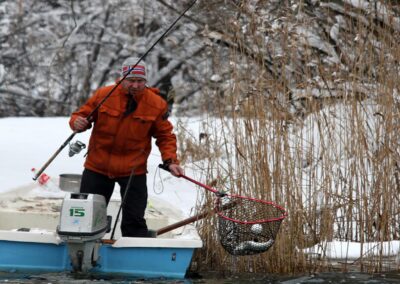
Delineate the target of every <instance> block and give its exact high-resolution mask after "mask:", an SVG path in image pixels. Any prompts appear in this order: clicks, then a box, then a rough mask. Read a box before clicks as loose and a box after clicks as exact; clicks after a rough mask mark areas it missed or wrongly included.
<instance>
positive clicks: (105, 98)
mask: <svg viewBox="0 0 400 284" xmlns="http://www.w3.org/2000/svg"><path fill="white" fill-rule="evenodd" d="M196 1H197V0H194V1H193V2H192V3H191V4H190V5H189V6H188V7H187V8H186V9H185V10H184V11H183V12H182V13H181V14H180V15H179V17H178V18H177V19H176V20H175V21H174V22H173V23H172V24H171V25H170V26H169V27H168V29H167V30H166V31H165V32H164V33H163V34H162V35H161V36H160V37H159V38H158V39H157V40H156V42H155V43H154V44H153V45H152V46H151V47H150V48H149V49H148V50H147V51H146V52H145V53H144V54H143V55H142V56H141V57H140V58H139V60H138V61H137V62H136V64H135V65H133V66H132V67H131V68H130V69H129V70H128V72H126V74H125V75H124V76H123V77H122V79H121V80H119V81H118V82H117V83H116V84H115V85H114V87H113V88H112V89H111V90H110V92H109V93H108V94H107V95H106V96H105V97H104V98H103V99H102V100H101V101H100V102H99V104H98V105H97V106H96V107H95V108H94V109H93V110H92V111H91V112H90V113H89V114H88V116H87V117H86V119H87V120H88V121H90V120H91V119H93V114H94V113H95V112H96V111H97V110H98V109H99V108H100V106H102V105H103V104H104V102H105V101H106V100H107V99H108V98H109V97H110V96H111V94H112V93H113V92H114V90H115V89H116V88H117V87H118V86H119V85H120V84H121V83H122V81H123V80H125V78H126V77H127V76H128V75H129V74H130V73H131V71H132V70H134V69H135V67H136V66H137V65H138V64H139V63H140V61H142V60H143V59H144V58H145V57H146V56H147V54H149V53H150V51H151V50H152V49H153V48H154V47H155V46H156V45H157V44H158V43H159V42H160V41H161V40H162V39H163V38H164V37H165V35H166V34H167V33H168V32H169V31H170V30H171V29H172V28H173V27H174V26H175V24H176V23H177V22H178V21H179V20H180V19H181V18H182V17H183V16H184V15H185V13H186V12H187V11H188V10H189V9H190V8H192V7H193V5H194V4H195V3H196ZM77 133H78V131H76V130H74V131H73V132H72V134H71V135H70V136H69V137H68V138H67V139H66V140H65V141H64V143H63V144H62V145H61V146H60V147H59V148H58V149H57V151H56V152H55V153H54V154H53V155H52V156H51V157H50V159H49V160H48V161H47V162H46V163H45V164H44V165H43V166H42V167H41V168H40V169H39V170H38V171H37V172H36V174H35V175H34V177H33V180H37V179H38V177H39V176H40V175H41V174H42V173H43V172H44V170H45V169H46V168H47V167H48V166H49V165H50V164H51V162H53V160H54V159H55V158H56V157H57V156H58V154H60V152H61V151H62V150H63V149H64V148H65V147H66V146H67V145H69V143H70V142H71V140H72V139H73V138H74V136H75V135H76V134H77Z"/></svg>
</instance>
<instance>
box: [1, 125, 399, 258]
mask: <svg viewBox="0 0 400 284" xmlns="http://www.w3.org/2000/svg"><path fill="white" fill-rule="evenodd" d="M190 121H194V122H190ZM187 127H188V128H191V130H193V132H196V130H198V127H199V126H198V123H197V122H195V120H189V123H188V124H187ZM0 133H1V139H0V157H1V160H0V193H5V192H7V191H12V190H15V189H19V188H23V187H26V186H35V182H34V181H33V180H32V177H33V174H32V172H31V168H33V167H35V168H41V166H42V165H43V164H44V163H45V162H46V161H47V160H48V159H49V158H50V157H51V156H52V155H53V153H54V152H55V151H56V150H57V149H58V148H59V147H60V146H61V145H62V143H63V142H64V141H65V140H66V139H67V138H68V136H69V135H70V134H71V133H72V132H71V130H70V129H69V126H68V118H65V117H57V118H2V119H0ZM89 135H90V133H89V132H85V133H80V134H77V135H76V136H75V139H74V140H73V141H76V140H80V141H82V142H84V143H85V144H87V142H88V138H89ZM83 152H84V151H83ZM83 152H82V153H80V154H79V155H76V156H74V157H72V158H70V157H69V156H68V147H66V148H65V149H64V150H63V151H62V152H61V153H60V154H59V155H58V157H57V158H56V159H55V160H54V161H53V162H52V163H51V164H50V166H49V167H48V168H47V170H46V171H45V173H47V174H48V175H49V176H51V177H52V178H53V179H54V181H56V182H58V176H59V175H60V174H63V173H77V174H80V173H81V172H82V170H83V162H84V157H83ZM160 162H161V158H160V154H159V151H158V149H157V147H153V151H152V153H151V155H150V158H149V162H148V171H149V174H148V179H147V180H148V189H149V195H150V197H154V198H155V199H157V200H160V199H161V200H163V201H165V202H166V203H167V204H171V206H172V207H173V208H174V209H177V210H180V211H181V212H182V214H183V216H186V217H188V216H192V215H193V208H194V207H195V206H196V202H198V201H199V200H200V201H201V198H200V197H201V195H202V194H203V193H204V189H202V188H199V187H197V186H195V185H194V184H193V183H190V182H189V181H187V180H184V179H182V178H180V179H179V178H176V177H173V176H172V175H170V174H169V173H167V172H164V171H161V170H159V168H158V165H159V163H160ZM184 169H185V173H186V175H188V176H190V177H193V178H194V179H196V180H199V181H200V182H203V183H204V181H203V180H202V177H201V175H200V173H198V172H195V171H192V170H191V167H190V166H188V165H185V166H184ZM35 189H36V190H35V192H36V193H37V194H38V195H46V194H48V193H46V192H45V191H44V190H41V188H39V187H38V188H35ZM113 198H116V199H117V198H119V189H118V187H117V188H116V190H115V192H114V195H113ZM364 246H366V247H364V249H363V250H361V247H360V244H359V243H351V242H330V243H324V244H318V245H316V246H315V247H313V248H309V249H306V250H305V251H304V252H305V253H311V254H318V255H322V256H326V257H328V258H331V259H343V258H347V259H357V258H359V257H360V256H361V252H362V251H364V254H365V252H368V255H369V256H370V255H374V254H376V253H378V251H379V250H380V249H383V250H384V252H383V254H384V255H391V256H396V255H397V261H396V262H397V263H400V243H399V242H398V241H395V242H390V243H386V242H383V243H379V244H375V243H371V244H364Z"/></svg>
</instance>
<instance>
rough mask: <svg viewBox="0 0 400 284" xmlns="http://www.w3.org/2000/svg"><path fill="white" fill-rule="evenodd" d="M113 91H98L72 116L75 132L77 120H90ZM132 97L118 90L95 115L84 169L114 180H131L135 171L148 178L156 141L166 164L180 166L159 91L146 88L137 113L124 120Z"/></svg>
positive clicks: (107, 88)
mask: <svg viewBox="0 0 400 284" xmlns="http://www.w3.org/2000/svg"><path fill="white" fill-rule="evenodd" d="M113 87H114V85H111V86H106V87H102V88H100V89H98V90H97V91H96V92H95V93H94V95H93V96H92V97H91V98H89V100H88V101H87V102H86V103H85V104H84V105H83V106H82V107H81V108H80V109H79V110H78V111H76V112H74V113H72V116H71V119H70V122H69V123H70V126H71V128H72V129H73V130H74V127H73V125H74V121H75V119H76V117H77V116H82V117H87V116H88V115H89V113H90V112H91V111H92V110H93V109H94V108H95V107H96V106H98V104H99V102H100V101H101V99H103V98H104V97H105V96H106V95H107V94H108V93H109V92H110V90H111V89H112V88H113ZM128 96H129V94H128V92H127V91H125V90H124V89H123V88H122V87H121V85H120V86H118V87H117V88H116V89H115V90H114V92H113V93H112V95H111V96H110V97H109V98H108V99H107V100H106V101H105V102H104V104H103V105H102V106H100V108H99V109H98V110H97V111H96V112H95V113H94V114H93V122H94V126H93V130H92V134H91V137H90V141H89V147H88V155H87V158H86V162H85V165H84V167H85V168H87V169H89V170H92V171H95V172H98V173H101V174H104V175H107V176H109V177H110V178H114V177H124V176H129V175H130V174H131V172H132V169H133V171H134V174H136V175H138V174H144V173H146V172H147V159H148V157H149V154H150V151H151V138H152V137H154V138H155V139H156V145H157V146H158V148H159V149H160V152H161V158H162V160H163V161H166V160H171V162H172V163H175V164H178V163H179V162H178V160H177V156H176V137H175V135H174V134H173V133H172V124H171V123H170V122H169V121H168V119H167V117H168V114H167V112H168V106H167V103H166V102H165V101H164V100H163V99H162V98H161V97H160V96H159V95H158V89H154V88H146V89H145V90H144V91H143V92H141V93H140V94H136V95H135V100H136V102H137V108H136V110H135V111H134V112H133V113H131V114H129V115H127V116H124V111H125V108H126V105H127V102H128ZM90 127H91V126H90ZM90 127H89V128H90Z"/></svg>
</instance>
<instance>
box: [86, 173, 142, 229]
mask: <svg viewBox="0 0 400 284" xmlns="http://www.w3.org/2000/svg"><path fill="white" fill-rule="evenodd" d="M128 180H129V177H121V178H113V179H111V178H109V177H108V176H105V175H102V174H99V173H96V172H93V171H91V170H88V169H85V170H84V171H83V174H82V182H81V188H80V192H82V193H94V194H100V195H103V196H104V197H105V199H106V202H107V204H108V202H109V201H110V198H111V195H112V193H113V191H114V186H115V183H118V184H119V185H120V187H121V202H122V200H123V199H124V194H125V191H126V190H128V192H127V194H126V197H125V203H124V205H123V207H122V222H121V233H122V236H124V237H147V236H148V230H147V224H146V220H145V219H144V212H145V210H146V205H147V184H146V175H145V174H144V175H137V176H133V177H132V180H131V184H130V186H129V188H128V189H127V188H126V186H127V184H128ZM113 221H114V220H113Z"/></svg>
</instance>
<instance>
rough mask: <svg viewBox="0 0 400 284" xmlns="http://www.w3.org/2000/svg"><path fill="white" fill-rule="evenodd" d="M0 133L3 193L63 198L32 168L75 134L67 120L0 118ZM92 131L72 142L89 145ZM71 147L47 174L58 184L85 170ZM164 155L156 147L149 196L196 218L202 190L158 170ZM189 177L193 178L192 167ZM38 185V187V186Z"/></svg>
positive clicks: (151, 161) (81, 158) (150, 164)
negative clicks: (45, 185)
mask: <svg viewBox="0 0 400 284" xmlns="http://www.w3.org/2000/svg"><path fill="white" fill-rule="evenodd" d="M0 131H1V133H2V135H1V136H2V138H1V139H0V156H1V161H0V193H4V192H8V191H12V190H17V189H19V188H22V187H27V186H33V187H34V188H33V190H32V191H31V192H30V194H37V195H38V196H40V197H60V196H63V194H64V193H63V192H62V191H51V190H43V188H41V187H40V186H39V184H38V183H37V182H35V181H33V179H32V178H33V176H34V174H33V173H32V171H31V169H32V168H36V169H40V168H41V167H42V166H43V165H44V164H45V163H46V162H47V161H48V160H49V159H50V157H51V156H52V155H53V154H54V153H55V152H56V150H57V149H59V147H61V145H62V144H63V143H64V141H65V140H66V139H67V138H68V137H69V135H70V134H72V131H71V129H70V128H69V125H68V118H67V117H53V118H34V117H26V118H1V119H0ZM89 136H90V131H87V132H84V133H79V134H77V135H75V137H74V139H73V140H72V141H73V142H75V141H76V140H79V141H81V142H83V143H85V144H86V145H88V140H89ZM68 148H69V147H68V146H67V147H65V148H64V150H63V151H62V152H61V153H60V154H59V155H58V156H57V157H56V158H55V159H54V160H53V162H52V163H51V164H50V165H49V166H48V168H47V169H46V170H45V171H44V172H45V173H46V174H47V175H49V176H50V177H51V179H50V181H51V180H53V183H55V184H58V176H59V175H60V174H64V173H68V174H81V173H82V171H83V163H84V154H85V150H83V151H82V152H81V153H80V154H78V155H75V156H73V157H71V158H70V157H69V156H68ZM160 163H161V155H160V153H159V151H158V148H157V147H156V146H154V145H153V150H152V153H151V155H150V157H149V161H148V171H149V173H148V176H147V184H148V191H149V195H150V196H154V197H157V199H162V200H164V201H166V202H167V203H169V204H173V205H174V206H176V209H179V210H180V211H181V212H182V214H183V215H184V216H191V215H193V208H194V207H195V206H196V201H197V199H198V195H199V194H202V193H203V192H202V190H201V189H199V188H197V186H195V185H194V184H192V183H190V182H188V181H186V180H184V179H183V178H176V177H173V176H172V175H171V174H169V173H167V172H165V171H162V170H160V169H159V168H158V165H159V164H160ZM186 175H188V176H193V175H195V173H194V172H192V171H191V170H190V168H189V169H188V170H187V171H186ZM35 184H36V187H35ZM112 198H113V199H119V198H120V197H119V187H118V186H116V188H115V190H114V194H113V197H112Z"/></svg>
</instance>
